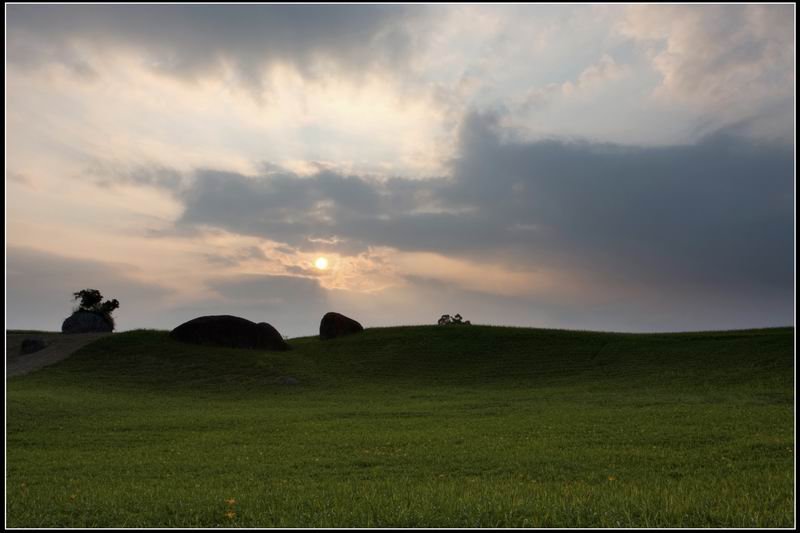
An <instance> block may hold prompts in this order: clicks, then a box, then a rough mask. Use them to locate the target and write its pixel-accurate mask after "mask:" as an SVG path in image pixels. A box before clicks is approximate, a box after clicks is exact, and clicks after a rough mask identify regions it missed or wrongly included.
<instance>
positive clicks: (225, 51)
mask: <svg viewBox="0 0 800 533" xmlns="http://www.w3.org/2000/svg"><path fill="white" fill-rule="evenodd" d="M423 12H424V9H423V8H415V9H411V8H408V7H406V6H392V5H361V6H349V5H224V6H223V5H147V6H145V5H46V6H45V5H10V6H8V7H7V29H8V50H7V55H8V60H9V61H10V62H11V63H13V64H17V65H20V66H28V67H35V66H37V65H40V64H43V63H50V62H57V63H61V64H63V65H65V66H67V67H69V68H71V69H72V70H74V71H75V72H76V73H78V74H81V75H85V76H90V75H92V74H93V73H94V71H93V69H92V66H91V64H90V62H89V60H88V59H87V58H85V57H83V54H82V50H85V49H86V47H87V46H88V47H90V48H92V49H93V50H94V51H100V52H104V51H107V50H109V49H112V50H117V51H118V50H123V49H132V50H135V51H137V52H139V53H142V54H144V55H145V59H146V61H147V62H148V64H149V66H151V67H152V68H154V69H157V70H160V71H163V72H164V73H167V74H170V75H175V76H179V77H182V78H187V79H194V78H197V77H199V76H202V75H205V74H207V73H208V72H210V71H216V69H218V68H219V67H220V66H221V65H222V64H223V63H226V64H229V65H232V66H233V67H234V68H235V69H236V72H237V74H238V76H239V77H240V81H243V82H245V83H246V84H248V85H250V86H252V87H260V84H261V80H260V74H261V71H262V69H263V68H264V67H265V66H268V65H270V64H274V63H277V62H285V63H290V64H292V65H294V66H295V67H296V68H298V69H299V70H300V71H301V72H302V73H303V74H304V75H306V76H314V75H316V74H317V72H316V71H315V67H316V63H317V60H319V59H330V60H333V61H334V62H336V63H338V64H339V65H340V66H344V67H346V68H350V69H353V70H354V71H362V70H363V69H364V68H366V67H369V66H384V67H390V68H391V67H397V66H399V65H400V64H402V62H403V61H404V60H405V59H406V57H407V55H408V54H409V53H410V52H411V50H412V49H413V47H414V37H413V36H412V35H411V34H410V33H409V32H408V31H407V23H408V22H409V19H410V18H412V17H417V16H419V15H420V14H421V13H423Z"/></svg>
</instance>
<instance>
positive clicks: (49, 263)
mask: <svg viewBox="0 0 800 533" xmlns="http://www.w3.org/2000/svg"><path fill="white" fill-rule="evenodd" d="M134 270H135V269H134V268H133V267H131V266H129V265H125V264H121V263H113V262H108V263H105V262H99V261H89V260H82V259H74V258H69V257H63V256H60V255H57V254H52V253H47V252H41V251H38V250H34V249H31V248H22V247H17V246H9V247H8V248H7V249H6V287H7V292H6V311H7V314H6V317H7V318H6V326H7V327H8V328H10V329H13V328H23V329H31V328H33V329H43V330H48V331H60V330H61V323H62V322H63V320H64V319H65V318H66V317H68V316H69V315H70V313H71V312H72V307H73V305H74V304H75V302H74V301H73V300H72V293H73V292H76V291H79V290H81V289H88V288H91V289H98V290H99V291H100V292H101V293H102V294H103V296H104V297H105V298H107V299H110V298H116V299H117V300H119V301H120V308H119V309H118V310H116V311H115V312H114V316H115V318H116V323H117V329H122V330H126V329H131V328H136V327H145V326H148V327H164V326H163V325H160V322H159V318H160V317H159V316H158V315H157V313H156V312H155V311H154V310H155V309H158V308H159V307H160V305H161V304H162V302H163V300H164V299H165V298H166V297H167V296H169V294H170V291H169V290H168V289H166V288H164V287H161V286H158V285H157V284H154V283H143V282H140V281H137V280H136V279H134V278H133V277H132V274H133V273H134Z"/></svg>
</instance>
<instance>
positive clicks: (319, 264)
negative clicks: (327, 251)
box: [314, 257, 328, 270]
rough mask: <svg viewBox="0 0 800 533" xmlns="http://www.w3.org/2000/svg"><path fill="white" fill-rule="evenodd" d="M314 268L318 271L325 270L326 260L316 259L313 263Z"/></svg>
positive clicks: (322, 258) (326, 266)
mask: <svg viewBox="0 0 800 533" xmlns="http://www.w3.org/2000/svg"><path fill="white" fill-rule="evenodd" d="M314 266H315V267H317V268H318V269H320V270H325V269H326V268H328V260H327V259H325V258H324V257H317V259H316V261H314Z"/></svg>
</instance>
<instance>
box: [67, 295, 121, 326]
mask: <svg viewBox="0 0 800 533" xmlns="http://www.w3.org/2000/svg"><path fill="white" fill-rule="evenodd" d="M72 296H73V297H74V299H75V300H80V304H79V305H78V308H77V309H75V311H87V312H89V313H97V314H99V315H102V316H103V318H105V319H106V320H108V322H109V323H110V324H111V328H112V329H113V328H114V317H113V316H111V313H113V312H114V310H115V309H117V308H118V307H119V301H118V300H117V299H113V300H106V301H105V302H103V295H102V294H100V291H98V290H97V289H83V290H82V291H78V292H74V293H72ZM100 302H102V303H100Z"/></svg>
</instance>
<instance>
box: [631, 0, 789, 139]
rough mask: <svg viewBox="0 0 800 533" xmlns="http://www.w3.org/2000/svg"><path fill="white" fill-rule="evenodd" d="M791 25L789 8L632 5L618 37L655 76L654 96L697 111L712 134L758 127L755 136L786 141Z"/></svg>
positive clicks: (773, 6)
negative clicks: (634, 47)
mask: <svg viewBox="0 0 800 533" xmlns="http://www.w3.org/2000/svg"><path fill="white" fill-rule="evenodd" d="M793 21H794V7H793V6H791V5H788V4H786V5H701V6H700V5H694V6H685V5H682V6H655V5H649V6H629V8H628V10H627V13H626V16H625V17H624V19H623V20H622V22H621V23H620V24H619V30H620V31H621V33H622V34H624V35H626V36H628V37H630V38H632V39H633V40H634V41H635V42H637V43H638V44H639V45H640V46H641V47H642V48H643V49H644V50H645V52H646V53H647V54H648V57H649V58H650V61H651V64H652V67H653V68H654V69H655V70H656V71H657V72H659V73H660V75H661V83H660V85H659V87H658V88H657V90H656V95H657V96H658V97H660V98H662V99H665V100H668V101H676V102H681V103H684V104H687V105H690V106H692V107H693V108H695V109H697V110H698V111H701V112H702V113H703V115H704V120H706V121H711V122H712V124H711V125H710V126H711V128H712V129H716V128H719V127H721V126H723V125H725V124H730V123H738V122H741V121H743V120H750V121H753V120H758V123H757V124H754V125H753V126H752V128H753V132H754V133H758V134H760V136H762V137H763V136H765V135H767V134H769V136H771V137H773V138H782V139H784V140H787V139H791V138H792V132H793V131H794V127H793V123H792V120H791V115H790V114H789V113H787V110H788V109H791V105H792V97H793V87H794V77H795V70H794V64H795V63H794V32H793V29H794V25H793ZM776 106H777V107H779V108H780V110H781V111H779V112H776V111H775V110H774V109H771V108H773V107H776ZM792 115H793V114H792Z"/></svg>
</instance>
